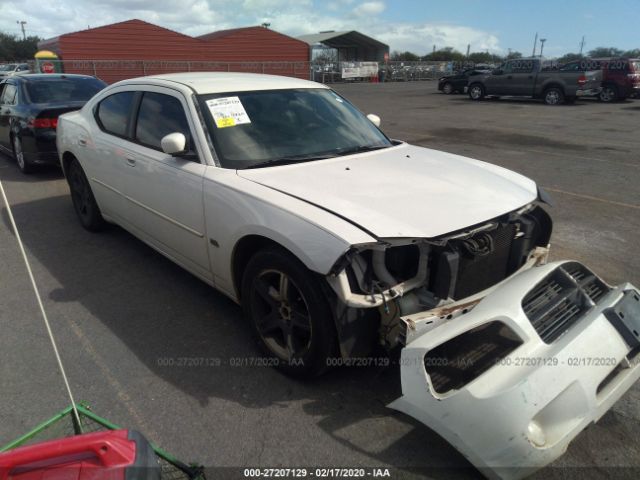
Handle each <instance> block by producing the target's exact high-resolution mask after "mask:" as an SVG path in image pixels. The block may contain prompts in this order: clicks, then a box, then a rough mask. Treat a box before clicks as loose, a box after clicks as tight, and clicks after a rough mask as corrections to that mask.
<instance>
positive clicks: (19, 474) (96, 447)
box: [0, 430, 160, 480]
mask: <svg viewBox="0 0 640 480" xmlns="http://www.w3.org/2000/svg"><path fill="white" fill-rule="evenodd" d="M138 479H139V480H159V479H160V466H159V465H158V460H157V457H156V455H155V453H154V451H153V448H152V447H151V445H150V444H149V442H148V441H147V440H146V439H145V438H144V437H143V436H142V435H141V434H140V433H138V432H136V431H129V430H113V431H107V432H96V433H87V434H84V435H75V436H73V437H67V438H62V439H58V440H51V441H47V442H42V443H37V444H34V445H27V446H24V447H19V448H15V449H13V450H10V451H8V452H6V453H1V454H0V480H138Z"/></svg>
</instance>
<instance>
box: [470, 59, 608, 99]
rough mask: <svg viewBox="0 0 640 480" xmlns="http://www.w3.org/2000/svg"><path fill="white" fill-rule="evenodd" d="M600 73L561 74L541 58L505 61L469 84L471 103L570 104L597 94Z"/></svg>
mask: <svg viewBox="0 0 640 480" xmlns="http://www.w3.org/2000/svg"><path fill="white" fill-rule="evenodd" d="M601 83H602V72H600V71H561V70H559V69H558V68H557V67H556V66H554V65H553V64H551V63H550V62H547V61H545V60H544V59H543V58H518V59H512V60H508V61H506V62H505V63H503V64H502V65H500V67H498V68H497V69H495V70H492V71H491V73H489V74H487V75H478V76H475V77H473V78H472V79H471V80H470V81H469V86H468V90H467V91H468V93H469V97H470V98H471V99H472V100H482V99H483V98H485V97H486V96H517V97H530V98H539V99H542V100H544V103H546V104H547V105H560V104H562V103H572V102H574V101H575V99H576V98H577V97H582V96H595V95H598V94H599V93H600V90H601Z"/></svg>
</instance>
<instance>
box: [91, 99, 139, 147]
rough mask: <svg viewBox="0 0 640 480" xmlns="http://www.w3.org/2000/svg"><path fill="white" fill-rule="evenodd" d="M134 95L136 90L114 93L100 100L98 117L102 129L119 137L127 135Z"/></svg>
mask: <svg viewBox="0 0 640 480" xmlns="http://www.w3.org/2000/svg"><path fill="white" fill-rule="evenodd" d="M134 95H135V92H120V93H114V94H113V95H110V96H108V97H107V98H105V99H104V100H102V101H101V102H100V104H99V105H98V110H97V112H96V117H97V120H98V124H99V125H100V128H101V129H102V130H104V131H105V132H107V133H111V134H113V135H117V136H119V137H126V135H127V125H128V121H129V112H130V110H131V106H132V105H133V97H134Z"/></svg>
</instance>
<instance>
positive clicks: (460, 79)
mask: <svg viewBox="0 0 640 480" xmlns="http://www.w3.org/2000/svg"><path fill="white" fill-rule="evenodd" d="M487 73H490V70H482V69H477V68H470V69H467V70H463V71H462V72H457V73H454V74H452V75H446V76H444V77H441V78H440V79H439V80H438V90H440V91H441V92H442V93H446V94H447V95H449V94H451V93H454V92H460V93H464V89H465V88H466V86H467V84H468V83H469V78H470V77H473V76H475V75H486V74H487Z"/></svg>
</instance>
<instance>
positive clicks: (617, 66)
mask: <svg viewBox="0 0 640 480" xmlns="http://www.w3.org/2000/svg"><path fill="white" fill-rule="evenodd" d="M560 70H602V91H601V92H600V94H599V95H598V98H599V99H600V100H601V101H603V102H615V101H620V100H624V99H625V98H627V97H632V96H637V95H640V59H637V58H626V57H615V58H614V57H611V58H585V59H582V60H575V61H573V62H569V63H567V64H566V65H564V66H563V67H562V68H561V69H560Z"/></svg>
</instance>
